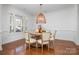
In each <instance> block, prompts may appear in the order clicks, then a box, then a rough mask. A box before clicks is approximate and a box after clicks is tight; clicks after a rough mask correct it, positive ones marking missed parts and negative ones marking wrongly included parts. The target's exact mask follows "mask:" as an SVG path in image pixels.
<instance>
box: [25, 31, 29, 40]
mask: <svg viewBox="0 0 79 59" xmlns="http://www.w3.org/2000/svg"><path fill="white" fill-rule="evenodd" d="M25 39H26V40H29V33H27V32H26V33H25Z"/></svg>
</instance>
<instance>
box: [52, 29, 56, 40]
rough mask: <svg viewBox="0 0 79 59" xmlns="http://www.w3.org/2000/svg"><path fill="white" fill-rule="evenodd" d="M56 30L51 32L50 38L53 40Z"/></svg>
mask: <svg viewBox="0 0 79 59" xmlns="http://www.w3.org/2000/svg"><path fill="white" fill-rule="evenodd" d="M56 32H57V31H56V30H55V31H54V32H51V38H52V39H53V40H54V39H55V36H56Z"/></svg>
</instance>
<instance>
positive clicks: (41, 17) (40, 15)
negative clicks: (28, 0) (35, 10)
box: [36, 4, 46, 24]
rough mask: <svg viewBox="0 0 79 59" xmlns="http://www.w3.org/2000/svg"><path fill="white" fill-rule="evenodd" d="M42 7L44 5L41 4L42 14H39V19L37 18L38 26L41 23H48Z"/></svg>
mask: <svg viewBox="0 0 79 59" xmlns="http://www.w3.org/2000/svg"><path fill="white" fill-rule="evenodd" d="M42 5H43V4H40V12H39V14H38V15H37V18H36V24H39V23H41V24H42V23H44V24H45V23H46V18H45V16H44V14H43V12H42Z"/></svg>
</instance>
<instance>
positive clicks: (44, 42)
mask: <svg viewBox="0 0 79 59" xmlns="http://www.w3.org/2000/svg"><path fill="white" fill-rule="evenodd" d="M38 43H39V44H42V40H41V39H40V40H38ZM48 43H49V41H43V44H48Z"/></svg>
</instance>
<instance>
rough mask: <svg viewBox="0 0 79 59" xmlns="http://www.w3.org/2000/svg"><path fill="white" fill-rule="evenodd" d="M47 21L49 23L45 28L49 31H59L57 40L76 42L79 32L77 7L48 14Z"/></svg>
mask: <svg viewBox="0 0 79 59" xmlns="http://www.w3.org/2000/svg"><path fill="white" fill-rule="evenodd" d="M46 19H47V23H46V25H45V26H44V27H45V28H46V29H48V30H49V31H53V30H57V33H56V39H63V40H71V41H75V38H76V32H77V12H76V8H75V5H73V6H71V7H68V8H63V9H61V10H57V11H53V12H51V13H48V14H46ZM75 42H76V41H75Z"/></svg>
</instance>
